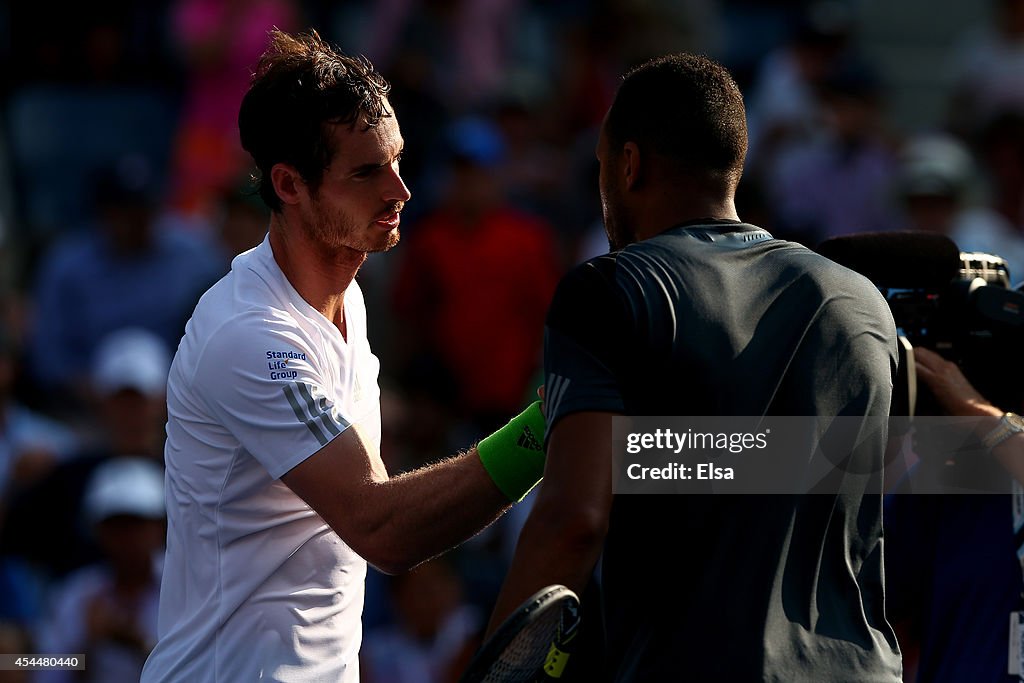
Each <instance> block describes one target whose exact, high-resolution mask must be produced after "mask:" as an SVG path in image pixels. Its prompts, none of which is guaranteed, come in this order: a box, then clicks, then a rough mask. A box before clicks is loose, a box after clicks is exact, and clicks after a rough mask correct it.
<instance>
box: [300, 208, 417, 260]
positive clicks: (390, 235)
mask: <svg viewBox="0 0 1024 683" xmlns="http://www.w3.org/2000/svg"><path fill="white" fill-rule="evenodd" d="M317 208H318V209H319V210H317V211H316V212H315V213H314V215H313V217H312V219H311V220H309V221H306V230H307V232H308V234H309V236H310V237H311V238H312V239H313V240H314V241H316V242H317V243H319V244H320V245H321V246H323V247H324V248H325V249H327V250H329V251H334V252H336V251H344V250H352V251H358V252H362V253H364V254H372V253H378V252H384V251H388V250H389V249H391V248H392V247H394V246H395V245H397V244H398V241H399V239H400V238H401V231H400V230H399V229H398V228H395V229H394V230H390V231H388V232H383V231H381V230H379V229H377V228H376V227H375V226H373V225H368V226H364V227H363V228H362V229H360V228H359V226H357V225H356V224H355V222H354V221H353V220H352V219H351V218H350V217H349V216H348V215H346V214H344V213H342V212H340V211H335V212H326V211H325V209H324V207H322V206H321V207H317Z"/></svg>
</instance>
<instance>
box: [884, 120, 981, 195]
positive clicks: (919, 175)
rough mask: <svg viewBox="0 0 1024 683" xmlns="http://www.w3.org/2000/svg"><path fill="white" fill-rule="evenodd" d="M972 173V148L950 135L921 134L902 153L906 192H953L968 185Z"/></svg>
mask: <svg viewBox="0 0 1024 683" xmlns="http://www.w3.org/2000/svg"><path fill="white" fill-rule="evenodd" d="M973 173H974V161H973V159H972V158H971V153H970V151H969V150H968V149H967V147H965V146H964V144H963V143H962V142H960V141H959V140H957V139H956V138H954V137H952V136H949V135H944V134H925V135H921V136H918V137H916V138H913V139H912V140H911V141H910V142H909V143H908V144H907V146H906V147H905V149H904V150H903V153H902V154H901V169H900V180H901V183H902V190H903V192H904V194H908V195H916V194H922V195H930V194H935V195H949V196H954V195H957V194H960V193H962V192H964V191H965V190H967V189H968V185H969V184H970V182H971V177H972V175H973Z"/></svg>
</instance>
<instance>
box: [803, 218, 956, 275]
mask: <svg viewBox="0 0 1024 683" xmlns="http://www.w3.org/2000/svg"><path fill="white" fill-rule="evenodd" d="M817 251H818V253H819V254H821V255H822V256H824V257H825V258H828V259H831V260H833V261H835V262H836V263H838V264H840V265H842V266H846V267H847V268H849V269H850V270H854V271H856V272H858V273H860V274H861V275H863V276H864V277H866V278H868V279H869V280H871V281H872V282H873V283H875V285H877V286H879V287H886V288H924V289H932V288H940V287H945V286H946V285H948V284H949V283H950V281H951V280H953V279H954V278H956V277H957V276H958V275H959V273H960V266H961V263H960V249H959V248H958V247H957V245H956V243H955V242H953V240H951V239H949V238H948V237H946V236H945V235H940V234H938V233H930V232H907V231H900V232H863V233H857V234H854V235H844V236H842V237H833V238H831V239H827V240H825V241H824V242H822V243H821V244H819V245H818V249H817Z"/></svg>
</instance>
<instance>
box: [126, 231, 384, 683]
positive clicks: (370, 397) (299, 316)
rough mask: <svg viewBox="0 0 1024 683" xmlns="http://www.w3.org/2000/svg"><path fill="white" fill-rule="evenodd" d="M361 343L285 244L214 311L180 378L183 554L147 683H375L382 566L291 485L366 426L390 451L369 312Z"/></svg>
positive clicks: (168, 568) (163, 602)
mask: <svg viewBox="0 0 1024 683" xmlns="http://www.w3.org/2000/svg"><path fill="white" fill-rule="evenodd" d="M344 305H345V320H346V333H347V336H348V339H347V340H346V339H345V338H344V337H342V335H341V333H340V332H339V331H338V329H337V328H336V327H335V326H334V325H333V324H332V323H331V322H330V321H328V320H327V318H325V317H324V316H323V315H322V314H321V313H320V312H319V311H317V310H315V309H314V308H312V307H311V306H310V305H309V304H307V303H306V302H305V301H304V300H303V299H302V297H300V296H299V294H298V293H297V292H296V291H295V289H294V288H293V287H292V286H291V284H290V283H289V282H288V280H287V278H285V276H284V274H283V273H282V272H281V269H280V268H279V267H278V265H277V263H276V262H275V261H274V257H273V253H272V251H271V248H270V242H269V238H268V239H265V240H264V241H263V243H262V244H261V245H260V246H258V247H256V248H255V249H252V250H250V251H248V252H246V253H244V254H241V255H239V256H238V257H236V258H235V260H234V261H233V262H232V264H231V272H230V273H229V274H228V275H226V276H225V277H224V278H223V279H221V280H220V282H218V283H217V284H216V285H214V286H213V287H212V288H211V289H210V290H209V291H208V292H207V293H206V294H205V295H203V298H202V299H201V300H200V301H199V304H198V306H197V307H196V310H195V312H194V313H193V315H192V319H191V320H190V321H189V323H188V325H187V326H186V328H185V336H184V337H183V338H182V340H181V344H180V345H179V347H178V352H177V354H176V355H175V358H174V363H173V364H172V366H171V372H170V377H169V379H168V384H167V407H168V423H167V445H166V449H165V460H166V465H167V476H166V485H165V486H166V498H167V507H168V510H167V521H168V532H167V560H166V564H165V566H164V574H163V583H162V587H161V593H160V619H159V641H158V643H157V646H156V648H155V649H154V650H153V653H152V654H151V655H150V657H149V660H148V661H147V663H146V667H145V670H144V671H143V675H142V680H143V681H145V682H146V683H154V682H156V681H189V682H201V681H225V682H234V681H256V680H261V681H302V682H303V683H307V682H309V681H330V682H331V683H337V682H339V681H343V682H344V683H356V682H357V681H358V680H359V670H358V659H357V655H358V652H359V644H360V640H361V637H362V630H361V629H362V627H361V614H362V608H363V592H364V580H365V576H366V562H365V561H364V560H363V559H362V558H361V557H359V556H358V555H357V554H356V553H355V552H354V551H353V550H352V549H351V548H349V547H348V545H347V544H346V543H345V542H344V541H342V540H341V539H340V538H339V537H338V535H337V534H335V533H334V532H333V531H332V530H331V529H330V527H328V526H327V524H326V523H325V522H324V521H323V519H321V518H320V516H319V515H318V514H317V513H316V512H314V511H313V510H312V509H311V508H310V507H309V506H308V505H306V503H304V502H303V501H302V500H301V499H300V498H299V497H298V496H296V495H295V494H294V493H293V492H292V491H291V489H289V488H288V487H287V486H286V485H285V484H283V483H282V482H281V481H280V477H281V475H283V474H285V473H286V472H288V471H289V470H290V469H291V468H293V467H295V466H296V465H298V464H299V463H300V462H302V461H303V460H305V459H306V458H308V457H309V456H310V455H312V454H314V453H316V452H317V451H318V450H320V449H321V448H322V447H323V446H324V445H325V444H327V443H328V442H329V441H330V440H331V439H333V438H334V437H335V436H337V435H338V434H340V433H341V432H342V431H343V430H345V429H346V428H347V427H348V426H349V425H350V424H353V423H359V425H360V429H361V430H362V431H363V433H364V434H365V435H366V436H367V438H368V439H370V440H371V441H372V445H373V446H376V447H377V448H378V449H379V447H380V389H379V387H378V384H377V373H378V370H379V368H380V364H379V362H378V360H377V358H376V357H375V356H374V355H373V353H371V351H370V346H369V343H368V342H367V339H366V308H365V306H364V303H363V297H362V292H361V291H360V289H359V286H358V285H357V284H356V283H355V282H353V283H352V284H351V285H350V286H349V288H348V290H347V291H346V293H345V304H344Z"/></svg>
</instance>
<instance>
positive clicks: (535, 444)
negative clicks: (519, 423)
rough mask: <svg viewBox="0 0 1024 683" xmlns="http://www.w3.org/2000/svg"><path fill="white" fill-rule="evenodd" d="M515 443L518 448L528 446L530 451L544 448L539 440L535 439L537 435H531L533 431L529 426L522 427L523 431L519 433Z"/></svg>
mask: <svg viewBox="0 0 1024 683" xmlns="http://www.w3.org/2000/svg"><path fill="white" fill-rule="evenodd" d="M516 445H518V446H519V447H520V448H528V449H530V450H531V451H539V450H542V449H543V448H544V446H543V445H541V443H540V441H538V440H537V437H535V436H534V435H533V432H532V431H531V430H530V428H529V427H526V428H524V429H523V433H522V434H520V435H519V440H518V441H516Z"/></svg>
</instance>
